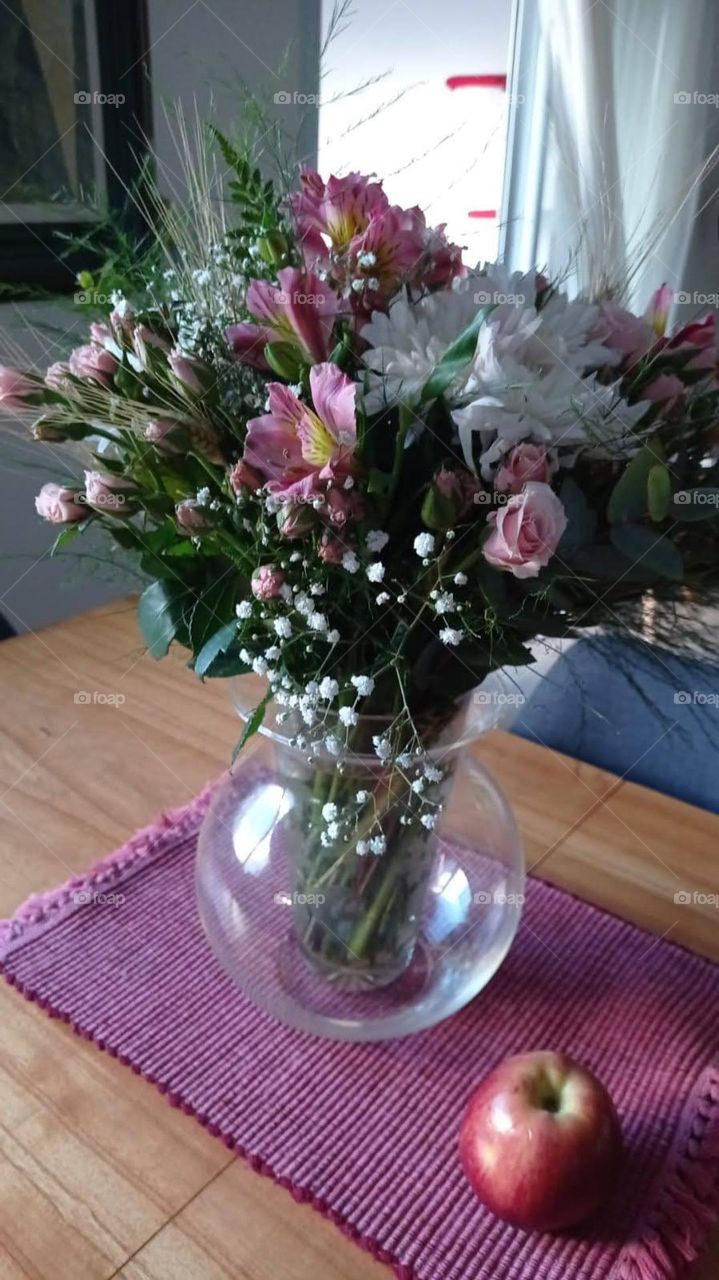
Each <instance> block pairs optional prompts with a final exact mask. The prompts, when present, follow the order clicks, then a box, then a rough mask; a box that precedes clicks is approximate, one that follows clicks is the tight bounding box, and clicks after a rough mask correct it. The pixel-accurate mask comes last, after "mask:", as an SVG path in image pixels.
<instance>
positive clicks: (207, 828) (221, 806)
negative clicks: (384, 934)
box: [196, 771, 523, 1041]
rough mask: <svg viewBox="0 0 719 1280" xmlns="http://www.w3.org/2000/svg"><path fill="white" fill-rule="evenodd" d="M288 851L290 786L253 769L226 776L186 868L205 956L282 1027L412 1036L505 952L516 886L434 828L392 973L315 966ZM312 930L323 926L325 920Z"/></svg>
mask: <svg viewBox="0 0 719 1280" xmlns="http://www.w3.org/2000/svg"><path fill="white" fill-rule="evenodd" d="M448 816H449V817H451V815H448ZM294 848H296V827H294V826H293V824H292V793H291V789H289V790H288V788H287V787H283V786H280V785H279V784H278V782H277V780H275V779H273V778H272V776H271V775H269V776H268V774H267V773H265V772H264V771H262V772H259V773H258V775H257V778H256V780H255V781H254V782H253V783H252V784H251V785H248V779H247V777H246V776H245V777H243V776H242V775H236V776H231V777H229V778H228V779H227V780H226V781H225V782H224V783H223V784H222V785H221V786H220V787H219V788H218V790H217V792H216V793H215V796H214V798H213V801H212V804H211V807H210V809H209V810H208V813H207V816H206V818H205V821H204V823H203V827H202V830H201V832H200V839H199V844H198V856H197V869H196V888H197V898H198V905H199V911H200V917H201V920H202V924H203V926H204V929H205V932H206V935H207V937H208V940H209V942H210V945H211V947H212V949H213V951H214V953H215V955H216V956H217V958H218V960H219V961H220V963H221V964H222V966H223V968H224V969H225V971H226V972H227V973H228V974H229V975H230V977H231V978H232V979H233V981H234V982H235V983H236V985H237V986H238V987H239V988H240V989H241V991H242V992H243V993H244V994H245V995H246V996H247V997H248V998H249V999H250V1000H252V1001H253V1002H254V1003H255V1004H256V1005H258V1006H260V1007H261V1008H262V1009H264V1010H265V1011H266V1012H267V1013H268V1014H270V1015H272V1016H273V1017H275V1018H277V1019H279V1020H280V1021H282V1022H284V1023H286V1024H288V1025H290V1026H293V1027H297V1028H299V1029H300V1030H302V1031H307V1032H310V1033H314V1034H318V1035H323V1036H328V1037H330V1038H333V1039H337V1040H364V1041H368V1040H385V1039H391V1038H394V1037H398V1036H404V1035H408V1034H411V1033H412V1032H416V1031H421V1030H423V1029H425V1028H427V1027H430V1026H432V1025H434V1024H435V1023H437V1022H440V1021H441V1020H442V1019H443V1018H446V1017H448V1016H449V1015H450V1014H452V1013H455V1012H456V1011H457V1010H458V1009H461V1008H462V1007H463V1006H464V1005H466V1004H467V1003H468V1001H470V1000H471V999H472V998H473V997H474V996H476V995H477V994H478V992H480V991H481V990H482V988H483V987H484V986H486V984H487V983H488V982H489V980H490V979H491V978H492V976H493V975H494V973H495V972H496V971H497V969H498V968H499V966H500V964H501V963H502V961H503V959H504V957H505V955H506V953H507V951H508V950H509V947H510V945H511V943H512V940H513V938H514V934H515V932H516V929H517V925H518V922H519V915H520V912H521V904H522V894H521V889H522V887H523V882H522V880H521V877H520V875H516V876H515V875H514V874H513V868H512V867H508V865H507V860H506V859H505V858H502V857H499V856H497V855H496V854H494V853H493V851H492V849H491V847H484V848H476V849H475V848H470V847H468V846H467V845H466V843H461V842H460V840H459V839H458V838H455V835H454V833H453V831H452V827H451V822H445V824H444V825H443V828H442V831H441V832H440V833H438V835H437V838H436V841H435V847H434V855H433V858H432V861H431V864H430V866H429V873H428V877H427V885H426V893H425V896H424V903H423V907H422V909H421V912H420V914H419V916H418V918H417V920H416V924H415V926H414V937H415V941H414V946H413V948H411V949H410V950H409V952H408V953H407V955H406V957H405V959H404V960H403V962H402V969H401V972H399V973H398V974H397V973H395V975H392V973H389V974H387V973H386V972H385V973H384V975H379V974H377V973H376V972H374V973H373V971H372V970H371V968H369V967H368V968H367V970H366V971H364V972H363V970H362V967H361V965H359V966H357V967H355V966H351V967H342V966H339V967H338V966H336V965H326V964H323V962H322V959H321V958H318V957H317V956H316V955H315V954H314V953H312V952H310V953H309V954H308V952H307V950H306V948H305V946H304V944H303V941H302V939H301V937H300V936H299V933H298V931H297V911H296V906H297V904H296V903H295V901H294V897H295V895H294V894H293V891H292V887H291V886H292V884H293V883H294V878H295V869H296V868H295V863H294V860H293V849H294ZM303 910H304V908H303ZM322 927H323V928H326V929H330V928H331V925H330V924H329V923H328V922H327V920H326V918H325V919H324V921H323V924H322Z"/></svg>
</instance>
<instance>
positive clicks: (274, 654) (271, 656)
mask: <svg viewBox="0 0 719 1280" xmlns="http://www.w3.org/2000/svg"><path fill="white" fill-rule="evenodd" d="M281 656H282V650H281V649H280V647H279V645H276V644H271V645H270V647H269V649H265V657H266V658H267V659H268V661H269V662H276V661H277V659H278V658H280V657H281Z"/></svg>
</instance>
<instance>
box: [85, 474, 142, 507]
mask: <svg viewBox="0 0 719 1280" xmlns="http://www.w3.org/2000/svg"><path fill="white" fill-rule="evenodd" d="M136 493H137V487H136V485H134V484H133V483H132V481H131V480H126V479H125V478H124V477H123V476H113V475H110V474H109V473H107V472H105V471H86V472H85V500H86V502H87V504H88V506H90V507H93V508H94V510H95V511H99V512H101V513H102V514H103V515H108V516H127V515H130V514H131V511H132V506H133V503H132V499H133V497H134V496H135V494H136Z"/></svg>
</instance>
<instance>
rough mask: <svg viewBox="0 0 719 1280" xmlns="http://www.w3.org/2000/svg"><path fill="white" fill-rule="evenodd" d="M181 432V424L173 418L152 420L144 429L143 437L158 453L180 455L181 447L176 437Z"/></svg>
mask: <svg viewBox="0 0 719 1280" xmlns="http://www.w3.org/2000/svg"><path fill="white" fill-rule="evenodd" d="M182 430H183V426H182V423H181V422H177V421H176V420H175V419H174V418H153V419H152V421H151V422H148V424H147V426H146V427H145V430H144V432H143V435H144V437H145V439H146V440H147V441H148V442H149V443H150V444H154V446H155V448H156V449H157V450H159V452H160V453H180V452H181V451H182V445H181V444H180V443H178V440H177V437H178V436H180V435H181V434H182ZM173 437H174V439H173Z"/></svg>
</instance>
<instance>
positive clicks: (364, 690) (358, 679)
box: [350, 676, 374, 698]
mask: <svg viewBox="0 0 719 1280" xmlns="http://www.w3.org/2000/svg"><path fill="white" fill-rule="evenodd" d="M350 684H353V685H354V687H355V689H356V690H357V692H358V694H359V695H360V697H361V698H369V697H370V696H371V694H372V693H373V691H374V678H373V677H372V676H350Z"/></svg>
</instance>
